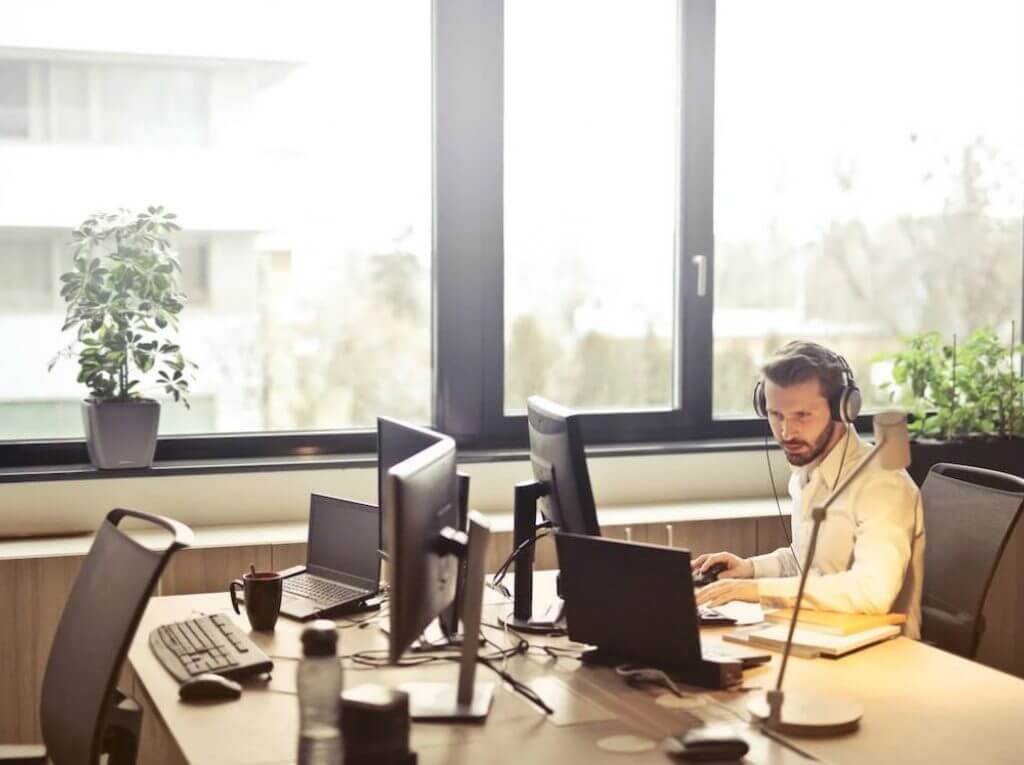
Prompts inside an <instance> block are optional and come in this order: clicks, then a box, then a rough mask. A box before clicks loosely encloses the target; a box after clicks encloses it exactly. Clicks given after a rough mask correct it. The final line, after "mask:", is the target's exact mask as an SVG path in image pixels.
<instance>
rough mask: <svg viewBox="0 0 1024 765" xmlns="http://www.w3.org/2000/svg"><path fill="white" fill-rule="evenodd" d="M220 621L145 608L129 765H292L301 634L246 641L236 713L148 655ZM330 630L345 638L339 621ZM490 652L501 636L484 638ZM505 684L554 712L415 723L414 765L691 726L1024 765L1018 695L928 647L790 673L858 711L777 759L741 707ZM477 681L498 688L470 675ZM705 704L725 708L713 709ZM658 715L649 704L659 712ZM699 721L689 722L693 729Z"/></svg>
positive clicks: (569, 669)
mask: <svg viewBox="0 0 1024 765" xmlns="http://www.w3.org/2000/svg"><path fill="white" fill-rule="evenodd" d="M487 600H488V601H489V602H488V604H487V605H486V606H485V609H484V614H485V621H486V622H490V623H492V624H493V623H495V619H496V617H497V614H498V613H504V612H505V611H507V610H509V609H510V606H507V605H503V604H501V602H500V601H499V600H498V596H497V595H496V594H495V593H493V592H490V591H488V594H487ZM214 612H220V613H227V614H230V615H231V616H232V618H235V619H236V620H237V621H238V622H239V623H240V624H241V625H242V626H243V628H246V629H247V628H248V624H247V622H246V621H245V617H244V615H243V616H242V617H236V616H235V615H234V613H233V612H232V611H231V609H230V606H229V605H228V596H227V595H226V594H210V595H183V596H175V597H163V598H154V599H153V600H152V601H151V604H150V606H149V608H148V609H147V611H146V614H145V616H144V618H143V620H142V623H141V624H140V626H139V630H138V633H137V636H136V639H135V642H134V644H133V645H132V648H131V651H130V653H129V661H130V665H131V668H132V670H133V672H134V676H133V686H134V687H133V690H134V693H135V696H136V699H137V700H138V701H139V702H140V703H142V704H143V705H144V707H145V708H146V719H145V726H144V731H145V732H144V742H143V747H144V748H143V751H142V752H141V753H140V757H141V759H140V762H143V763H150V762H172V763H176V762H182V761H185V762H190V763H211V764H213V763H217V764H218V765H222V764H225V763H287V762H294V759H295V750H296V742H297V735H298V733H297V729H298V703H297V699H296V697H295V695H294V693H295V665H296V661H297V659H298V656H299V652H300V649H299V639H298V638H299V633H300V631H301V625H300V624H297V623H295V622H291V621H289V620H286V619H282V620H280V621H279V622H278V626H277V629H276V631H275V632H274V633H272V634H265V633H252V634H253V637H254V640H255V642H256V643H257V644H258V645H260V647H261V648H263V650H264V651H265V652H266V653H267V654H269V655H270V656H271V657H272V658H273V659H274V663H275V665H276V666H275V670H274V673H273V678H272V679H271V681H270V682H269V684H266V685H264V684H262V683H253V684H250V685H249V686H247V688H246V690H245V692H244V694H243V696H242V698H241V700H239V701H230V702H219V703H213V704H207V705H192V704H184V703H181V702H179V701H178V695H177V690H178V688H177V684H176V682H175V681H174V680H173V678H172V677H171V676H170V675H169V674H168V673H167V672H166V671H165V670H164V669H163V667H162V666H161V665H160V664H159V663H158V662H157V660H156V659H155V658H154V656H153V655H152V653H151V652H150V650H149V646H148V644H147V639H148V635H149V632H150V630H152V629H153V628H154V627H156V626H157V625H159V624H162V623H166V622H170V621H175V620H180V619H184V618H188V617H190V616H194V615H197V614H199V613H214ZM339 624H344V622H343V621H340V622H339ZM485 632H486V634H487V635H488V636H489V637H490V638H491V639H493V640H495V641H496V642H501V641H502V640H504V639H505V636H504V633H503V632H501V631H499V630H495V629H487V630H485ZM723 632H724V630H723V629H721V628H719V629H710V630H705V631H704V633H703V638H702V639H703V640H704V641H705V642H706V643H716V642H719V641H720V639H721V634H722V633H723ZM339 636H340V642H339V651H340V653H341V654H342V655H348V654H351V653H353V652H354V651H357V650H365V649H371V648H383V647H384V646H385V645H386V640H385V637H384V636H383V634H382V633H381V632H380V631H379V630H378V629H377V628H376V627H375V626H368V627H346V628H343V629H341V630H340V631H339ZM530 642H531V644H534V645H540V644H542V643H545V642H547V643H550V644H559V645H568V643H567V641H565V639H543V638H535V637H532V636H531V637H530ZM344 666H345V674H344V683H345V687H346V688H351V687H354V686H356V685H361V684H363V683H367V682H374V683H382V684H385V685H395V686H397V685H399V684H401V683H402V682H408V681H410V680H413V679H417V680H419V679H422V680H451V681H452V682H454V680H455V678H456V674H457V666H456V665H455V664H454V663H451V664H449V663H439V664H433V665H427V666H423V667H417V668H384V669H364V668H360V667H358V666H354V665H353V664H352V662H351V661H345V662H344ZM777 667H778V657H777V656H773V659H772V662H771V664H770V665H769V666H766V667H763V668H759V669H756V670H752V671H748V672H747V673H745V683H746V685H747V686H750V687H767V686H768V685H769V684H770V683H771V682H772V681H773V680H774V678H775V673H776V671H777ZM508 670H509V672H511V673H512V674H513V676H515V677H516V678H518V679H520V680H522V681H525V682H528V683H529V684H531V685H532V686H533V687H534V688H535V689H536V690H537V691H538V692H539V693H540V694H541V696H542V697H543V698H544V700H545V701H546V702H547V703H548V704H549V705H550V706H552V707H554V708H555V710H556V714H555V715H554V716H552V717H551V718H548V717H546V716H545V715H544V714H543V713H542V712H541V711H540V710H538V709H536V708H535V707H533V706H532V705H531V704H529V703H528V702H526V701H525V700H523V699H522V698H521V697H520V696H518V695H517V694H515V693H514V692H512V691H511V690H508V689H500V690H498V692H497V693H496V694H495V702H494V706H493V707H492V709H491V714H490V716H489V718H488V719H487V721H486V722H485V723H483V724H460V725H448V724H437V723H422V724H420V723H416V724H414V725H413V728H412V746H413V748H414V749H415V750H416V751H417V752H418V754H419V761H420V762H421V763H424V764H425V765H427V764H429V763H458V764H460V765H461V763H466V764H467V765H468V764H469V763H484V762H486V763H516V765H521V763H566V762H576V761H580V762H587V763H606V762H607V763H622V762H626V761H627V759H628V760H629V761H630V762H638V763H647V762H651V763H655V762H660V763H665V762H668V761H669V759H668V758H667V757H666V755H665V754H664V753H663V752H662V751H661V750H660V742H661V739H662V738H663V737H664V736H666V735H668V734H669V733H672V732H677V731H679V730H682V729H684V728H687V727H690V726H692V725H694V724H699V720H701V719H702V720H708V721H710V720H721V721H726V722H733V723H735V724H736V726H737V729H738V731H739V732H740V733H741V734H742V735H743V736H744V737H745V738H746V739H747V740H748V742H749V743H750V744H751V751H750V753H749V754H748V755H747V760H746V761H747V762H763V763H779V764H780V765H786V764H788V763H802V762H806V761H807V760H806V759H805V758H804V757H802V756H801V755H800V754H798V751H799V750H802V751H804V752H807V753H809V754H811V755H813V756H815V757H817V758H819V759H821V760H823V761H826V762H833V763H851V764H852V763H877V764H879V765H881V763H890V762H900V763H909V762H978V763H998V762H1005V763H1011V762H1021V760H1022V758H1024V755H1022V752H1024V681H1022V680H1020V679H1017V678H1015V677H1013V676H1011V675H1006V674H1003V673H1001V672H997V671H995V670H992V669H989V668H987V667H984V666H982V665H980V664H975V663H973V662H968V661H965V660H963V659H960V658H958V657H956V656H953V655H951V654H947V653H944V652H942V651H939V650H937V649H934V648H930V647H929V646H925V645H922V644H920V643H917V642H914V641H911V640H906V639H903V638H900V639H898V640H893V641H889V642H887V643H884V644H882V645H877V646H874V647H872V648H869V649H866V650H864V651H861V652H859V653H857V654H853V655H850V656H847V657H845V658H843V659H840V660H837V661H832V660H828V659H814V660H804V659H792V660H791V661H790V669H789V670H788V671H787V679H786V685H787V687H789V688H797V687H805V688H816V689H818V690H825V689H828V690H829V692H830V693H833V694H835V695H848V696H850V697H852V698H855V699H858V700H859V701H861V702H862V703H863V705H864V709H865V712H864V719H863V720H862V721H861V728H860V730H859V731H857V732H856V733H853V734H850V735H848V736H844V737H840V738H835V739H823V740H815V739H791V740H790V741H791V742H792V743H793V744H794V745H795V747H796V749H791V748H788V747H786V746H784V745H782V744H780V743H778V742H776V741H773V740H771V739H769V738H766V737H764V736H763V735H761V734H760V733H759V732H758V731H757V730H756V729H754V728H752V727H750V726H748V725H745V724H743V723H741V722H740V721H739V720H737V719H735V717H734V716H732V715H731V713H730V712H729V710H728V709H727V708H725V707H729V708H732V709H733V710H735V712H736V713H739V714H740V715H741V716H742V717H744V718H746V717H747V715H746V711H745V707H744V702H745V698H746V694H744V693H741V692H736V693H715V694H704V695H702V697H701V698H699V699H697V703H698V706H695V707H691V708H689V709H672V708H668V707H666V706H663V704H664V703H665V702H666V701H668V700H669V699H670V695H669V694H667V693H666V692H664V691H663V690H661V689H660V688H658V687H655V686H651V687H644V688H632V687H630V686H627V685H626V684H625V683H624V682H623V681H622V679H621V678H619V677H617V676H616V675H615V674H614V673H613V672H612V671H611V670H606V669H594V668H589V667H581V666H580V665H579V662H577V661H574V660H572V659H564V658H560V659H558V660H557V661H555V660H552V659H550V658H549V657H547V656H546V655H545V654H543V652H542V651H535V652H531V653H530V655H528V656H518V657H515V658H514V659H511V660H510V661H509V662H508ZM477 680H478V681H488V682H490V681H494V682H495V683H496V684H500V678H498V677H497V676H496V675H495V674H494V673H493V672H491V671H490V670H489V669H487V668H486V667H483V666H480V667H479V669H478V673H477ZM708 696H710V698H712V699H715V700H718V701H719V702H722V703H723V704H724V705H725V707H723V706H720V705H719V704H715V703H711V702H709V701H707V700H706V699H707V698H708ZM659 702H660V703H659ZM697 718H699V719H697ZM622 735H632V736H638V737H643V738H646V739H650V740H651V741H653V742H656V743H657V744H658V746H657V748H655V749H654V750H652V751H649V752H646V753H642V754H629V755H623V754H614V753H610V752H607V751H604V750H603V749H601V748H599V746H598V741H600V740H602V739H606V738H608V737H612V736H622Z"/></svg>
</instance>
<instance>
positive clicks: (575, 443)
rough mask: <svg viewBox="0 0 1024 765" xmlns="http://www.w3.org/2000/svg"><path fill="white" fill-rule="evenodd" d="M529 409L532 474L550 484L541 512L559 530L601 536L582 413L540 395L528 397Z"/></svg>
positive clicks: (540, 480)
mask: <svg viewBox="0 0 1024 765" xmlns="http://www.w3.org/2000/svg"><path fill="white" fill-rule="evenodd" d="M526 412H527V420H528V422H529V427H530V464H531V465H532V466H533V477H534V478H535V479H536V480H537V482H538V483H541V484H544V485H545V486H546V487H547V494H546V495H544V496H542V497H541V498H540V500H539V503H538V505H539V508H540V511H541V513H542V514H543V515H544V516H545V517H546V518H547V519H548V520H549V521H551V523H552V525H554V527H555V528H557V529H558V530H559V531H564V532H567V533H569V534H586V535H588V536H592V537H599V536H601V527H600V526H599V525H598V522H597V508H596V507H595V506H594V491H593V489H592V488H591V486H590V472H589V471H588V470H587V455H586V453H585V452H584V450H583V434H582V432H581V431H580V421H579V415H577V414H574V413H573V412H571V411H570V410H569V409H567V408H565V407H564V406H561V405H559V404H556V403H554V402H553V401H548V400H547V399H544V398H541V397H540V396H531V397H530V398H529V399H527V401H526Z"/></svg>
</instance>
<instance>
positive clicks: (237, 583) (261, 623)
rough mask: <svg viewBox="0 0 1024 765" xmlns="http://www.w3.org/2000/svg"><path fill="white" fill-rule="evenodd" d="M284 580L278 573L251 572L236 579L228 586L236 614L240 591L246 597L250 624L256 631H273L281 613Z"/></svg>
mask: <svg viewBox="0 0 1024 765" xmlns="http://www.w3.org/2000/svg"><path fill="white" fill-rule="evenodd" d="M283 581H284V580H283V579H282V578H281V575H280V574H279V573H277V572H276V571H251V572H248V573H245V574H243V575H242V578H241V579H235V580H234V581H232V582H231V584H230V585H228V592H230V593H231V605H232V606H233V607H234V609H235V613H236V614H241V613H242V612H241V611H240V610H239V609H238V590H239V589H240V590H242V591H243V592H244V593H245V595H244V598H245V599H244V603H245V613H246V615H247V616H248V617H249V624H251V625H252V628H253V629H254V630H272V629H274V625H275V624H276V623H277V617H278V615H279V614H280V613H281V592H282V589H283V584H282V583H283Z"/></svg>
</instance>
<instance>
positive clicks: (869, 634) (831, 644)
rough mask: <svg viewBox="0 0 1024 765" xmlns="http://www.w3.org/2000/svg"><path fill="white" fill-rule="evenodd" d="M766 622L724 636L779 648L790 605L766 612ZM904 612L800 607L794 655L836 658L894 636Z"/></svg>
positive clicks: (788, 617)
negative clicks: (867, 611) (854, 611)
mask: <svg viewBox="0 0 1024 765" xmlns="http://www.w3.org/2000/svg"><path fill="white" fill-rule="evenodd" d="M764 617H765V621H764V622H763V623H762V624H755V625H753V626H751V627H742V628H739V629H736V630H734V631H733V632H729V633H726V634H725V635H724V636H723V637H724V639H725V640H728V641H730V642H733V643H742V644H744V645H749V646H759V647H762V648H770V649H772V650H776V651H782V650H783V648H785V645H786V636H787V635H788V634H789V623H790V620H791V619H792V618H793V610H792V609H791V608H780V609H777V610H774V611H766V612H765V615H764ZM906 620H907V617H906V614H840V613H835V612H832V611H815V610H813V609H801V610H800V617H799V619H798V620H797V623H796V630H795V631H794V632H793V648H792V654H793V655H794V656H803V657H814V656H831V657H839V656H843V655H844V654H847V653H850V652H851V651H856V650H857V649H859V648H864V647H865V646H869V645H872V644H873V643H878V642H881V641H883V640H889V639H890V638H894V637H897V636H898V635H899V634H900V631H901V629H900V625H902V624H903V623H904V622H905V621H906Z"/></svg>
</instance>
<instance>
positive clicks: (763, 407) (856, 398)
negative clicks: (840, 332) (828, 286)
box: [753, 343, 862, 424]
mask: <svg viewBox="0 0 1024 765" xmlns="http://www.w3.org/2000/svg"><path fill="white" fill-rule="evenodd" d="M814 345H815V346H816V347H817V348H820V349H821V350H822V351H824V353H825V354H826V355H827V356H828V358H829V360H830V361H831V362H832V363H833V364H834V365H835V367H837V368H838V369H839V372H840V373H841V374H842V376H843V384H842V386H841V387H840V388H839V390H838V391H836V393H835V394H834V395H832V396H830V397H829V399H828V408H829V413H830V415H831V417H832V419H833V420H834V421H836V422H842V423H847V424H848V423H851V422H853V421H854V420H856V419H857V415H858V414H860V407H861V403H862V401H861V393H860V388H858V387H857V381H856V380H855V379H854V377H853V369H852V368H851V367H850V364H849V362H848V361H847V360H846V359H845V358H844V357H843V356H842V355H841V354H838V353H836V352H835V351H832V350H829V349H828V348H825V347H824V346H820V345H817V344H816V343H815V344H814ZM753 405H754V412H755V414H757V416H758V417H767V416H768V401H767V399H766V397H765V391H764V378H761V379H760V380H758V381H757V384H756V385H754V395H753Z"/></svg>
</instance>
